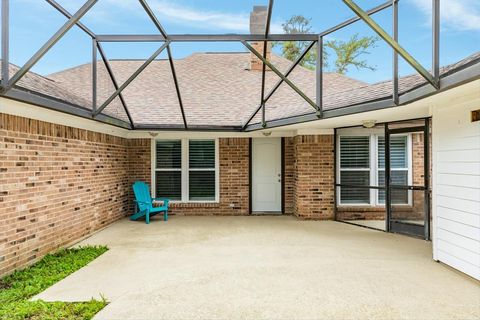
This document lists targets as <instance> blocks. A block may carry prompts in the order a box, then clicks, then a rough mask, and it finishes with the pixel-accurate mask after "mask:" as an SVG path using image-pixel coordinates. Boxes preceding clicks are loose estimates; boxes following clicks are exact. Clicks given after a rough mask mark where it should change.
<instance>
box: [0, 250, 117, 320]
mask: <svg viewBox="0 0 480 320" xmlns="http://www.w3.org/2000/svg"><path fill="white" fill-rule="evenodd" d="M107 250H108V249H107V247H104V246H85V247H79V248H74V249H63V250H60V251H58V252H56V253H53V254H48V255H46V256H45V257H44V258H43V259H42V260H40V261H39V262H37V263H35V264H34V265H32V266H30V267H28V268H26V269H24V270H20V271H16V272H14V273H12V274H11V275H9V276H6V277H5V278H3V279H0V319H32V320H36V319H90V318H92V317H93V316H94V315H95V314H96V313H97V312H98V311H100V310H101V309H102V308H103V307H104V306H105V305H106V304H107V303H106V301H105V300H103V301H97V300H91V301H88V302H73V303H71V302H45V301H28V299H30V298H31V297H33V296H34V295H36V294H38V293H40V292H42V291H43V290H45V289H46V288H48V287H50V286H51V285H53V284H54V283H56V282H58V281H60V280H62V279H63V278H65V277H66V276H68V275H69V274H71V273H73V272H75V271H77V270H78V269H80V268H82V267H84V266H85V265H87V264H88V263H89V262H91V261H92V260H94V259H95V258H97V257H98V256H100V255H101V254H103V253H104V252H106V251H107Z"/></svg>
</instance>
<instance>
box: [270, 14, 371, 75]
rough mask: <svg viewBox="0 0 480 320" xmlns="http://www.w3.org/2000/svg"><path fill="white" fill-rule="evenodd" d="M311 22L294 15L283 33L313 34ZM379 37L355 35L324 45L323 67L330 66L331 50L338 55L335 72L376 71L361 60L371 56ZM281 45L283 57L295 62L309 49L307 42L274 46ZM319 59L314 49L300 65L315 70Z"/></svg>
mask: <svg viewBox="0 0 480 320" xmlns="http://www.w3.org/2000/svg"><path fill="white" fill-rule="evenodd" d="M311 20H312V19H307V18H305V17H304V16H301V15H294V16H292V17H291V18H290V19H288V20H287V21H286V22H285V23H283V24H282V28H283V31H284V32H285V33H287V34H307V33H312V31H311V30H312V26H311ZM377 41H378V38H377V37H359V35H358V34H355V35H353V36H352V37H351V38H350V39H349V40H348V41H343V40H330V41H327V42H325V43H324V50H323V66H324V67H328V66H329V57H330V53H329V52H328V50H327V49H331V50H332V51H333V52H334V53H335V54H336V59H335V63H334V64H335V68H334V71H335V72H338V73H340V74H345V73H346V72H347V71H348V68H349V67H350V66H354V67H356V68H357V69H369V70H375V67H374V66H370V65H369V64H368V63H367V61H365V60H360V57H361V56H362V55H364V54H369V51H368V49H370V48H374V47H375V45H376V42H377ZM279 44H280V45H281V53H282V56H283V57H285V58H287V59H288V60H291V61H295V60H296V59H297V58H298V57H299V56H300V54H301V53H302V52H303V51H304V50H305V48H307V47H308V44H309V43H308V42H307V41H284V42H280V43H275V44H274V46H277V45H279ZM316 59H317V50H316V48H315V47H314V48H312V49H311V50H310V51H309V52H308V53H307V54H306V55H305V57H304V58H303V59H302V61H301V62H300V63H299V64H300V65H301V66H303V67H306V68H308V69H315V65H316Z"/></svg>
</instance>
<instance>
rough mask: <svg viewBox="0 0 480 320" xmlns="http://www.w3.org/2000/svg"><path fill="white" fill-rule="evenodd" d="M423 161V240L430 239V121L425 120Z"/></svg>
mask: <svg viewBox="0 0 480 320" xmlns="http://www.w3.org/2000/svg"><path fill="white" fill-rule="evenodd" d="M423 140H424V141H423V149H424V150H423V159H424V164H423V167H424V172H423V177H424V185H425V191H424V201H423V205H424V212H425V222H424V225H425V240H429V239H430V121H429V119H428V118H426V119H425V128H424V131H423Z"/></svg>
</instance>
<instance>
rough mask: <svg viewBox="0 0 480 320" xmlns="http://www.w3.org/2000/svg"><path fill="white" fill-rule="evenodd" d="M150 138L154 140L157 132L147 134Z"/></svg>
mask: <svg viewBox="0 0 480 320" xmlns="http://www.w3.org/2000/svg"><path fill="white" fill-rule="evenodd" d="M148 134H149V135H150V136H151V137H152V138H155V137H156V136H158V132H149V133H148Z"/></svg>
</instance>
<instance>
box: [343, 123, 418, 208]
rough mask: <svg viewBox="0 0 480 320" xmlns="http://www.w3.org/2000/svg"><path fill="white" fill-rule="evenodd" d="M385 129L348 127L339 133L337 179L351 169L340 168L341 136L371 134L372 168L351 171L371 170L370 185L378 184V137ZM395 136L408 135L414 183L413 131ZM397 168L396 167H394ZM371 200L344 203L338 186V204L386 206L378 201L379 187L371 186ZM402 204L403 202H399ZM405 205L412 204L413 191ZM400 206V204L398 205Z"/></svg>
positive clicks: (410, 179)
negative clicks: (342, 172)
mask: <svg viewBox="0 0 480 320" xmlns="http://www.w3.org/2000/svg"><path fill="white" fill-rule="evenodd" d="M383 134H384V131H383V130H382V129H363V128H362V129H358V130H355V129H347V130H345V131H344V132H342V133H339V134H338V135H337V141H335V143H336V148H337V150H338V152H337V159H336V162H337V167H336V168H335V170H336V176H337V179H339V178H340V174H341V171H349V169H348V168H345V169H341V168H340V163H341V158H340V157H341V149H340V148H341V147H340V139H341V137H358V136H363V137H366V136H369V137H370V140H369V141H370V155H369V156H370V168H369V169H365V170H364V168H360V169H357V168H355V169H351V170H350V171H367V170H370V185H371V186H378V170H379V168H378V137H379V136H381V135H383ZM395 136H407V161H408V185H411V184H412V181H413V171H412V166H413V163H412V160H413V159H412V152H413V150H412V148H413V144H412V135H411V133H407V134H403V133H402V134H395ZM392 170H395V169H392ZM403 170H404V168H403ZM335 183H338V180H337V181H335ZM369 190H370V202H369V203H342V200H341V187H337V192H336V194H337V203H338V206H342V207H373V208H375V207H385V203H380V202H379V201H378V194H379V190H378V189H372V188H370V189H369ZM399 205H402V204H399ZM403 205H405V206H412V194H411V192H409V193H408V203H405V204H403ZM397 206H398V205H397Z"/></svg>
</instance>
